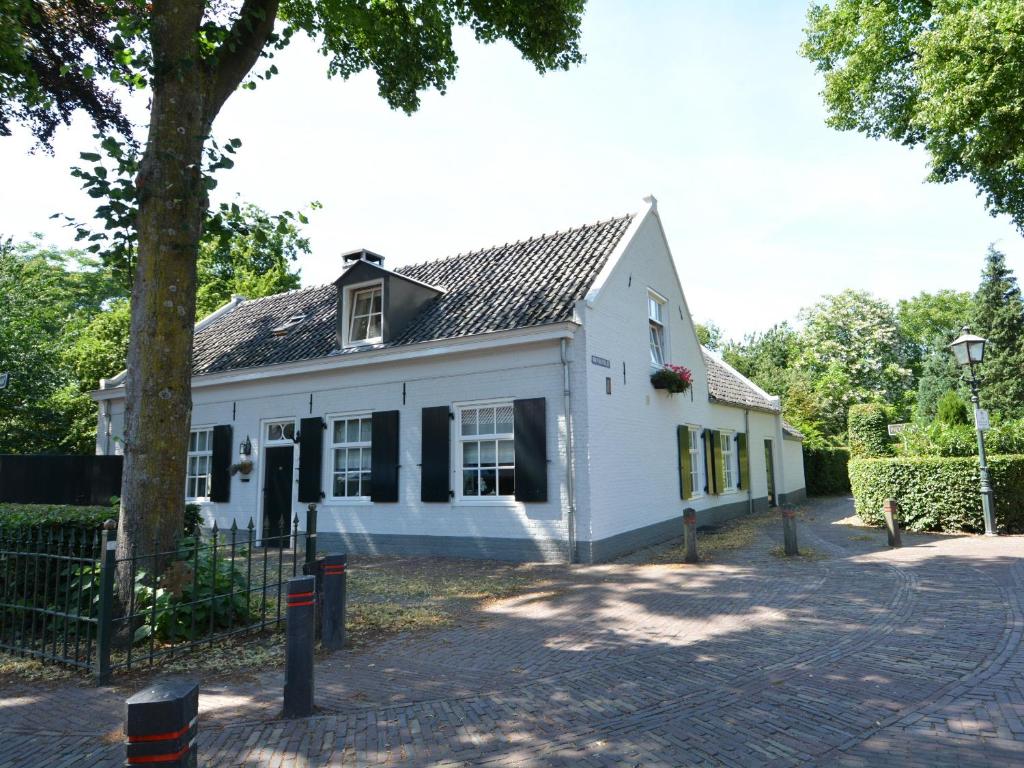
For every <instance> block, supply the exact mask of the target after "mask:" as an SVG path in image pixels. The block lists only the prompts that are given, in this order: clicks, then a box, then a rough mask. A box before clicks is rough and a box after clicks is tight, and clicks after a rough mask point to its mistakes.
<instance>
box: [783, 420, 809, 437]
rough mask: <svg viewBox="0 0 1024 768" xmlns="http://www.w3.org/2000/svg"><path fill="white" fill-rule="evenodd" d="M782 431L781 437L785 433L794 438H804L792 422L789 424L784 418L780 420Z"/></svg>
mask: <svg viewBox="0 0 1024 768" xmlns="http://www.w3.org/2000/svg"><path fill="white" fill-rule="evenodd" d="M782 432H783V437H785V436H786V435H789V436H790V437H792V438H793V439H794V440H803V439H804V433H803V432H801V431H800V430H799V429H797V428H796V427H794V426H793V425H792V424H790V423H789V422H788V421H786V420H785V419H783V420H782Z"/></svg>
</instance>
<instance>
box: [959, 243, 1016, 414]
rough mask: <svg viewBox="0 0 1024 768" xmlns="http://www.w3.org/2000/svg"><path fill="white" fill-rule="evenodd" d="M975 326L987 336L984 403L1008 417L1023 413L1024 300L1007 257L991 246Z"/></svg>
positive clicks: (982, 277)
mask: <svg viewBox="0 0 1024 768" xmlns="http://www.w3.org/2000/svg"><path fill="white" fill-rule="evenodd" d="M972 330H973V331H974V332H975V333H977V334H979V335H980V336H984V337H985V338H987V339H988V344H987V345H986V347H985V360H984V363H983V365H982V374H983V377H984V385H983V387H982V389H981V401H982V404H983V405H984V406H985V407H987V408H991V409H992V410H994V411H997V412H999V413H1000V414H1002V415H1004V416H1007V417H1011V418H1012V417H1017V416H1024V301H1022V299H1021V292H1020V287H1019V286H1018V285H1017V278H1016V277H1015V276H1014V274H1013V272H1012V271H1011V270H1010V268H1009V267H1008V266H1007V265H1006V257H1005V256H1004V255H1003V254H1002V253H1000V252H999V251H997V250H996V249H995V248H992V247H990V248H989V251H988V255H987V256H986V257H985V269H984V270H983V271H982V274H981V285H980V286H979V287H978V293H977V295H976V296H975V301H974V326H973V329H972Z"/></svg>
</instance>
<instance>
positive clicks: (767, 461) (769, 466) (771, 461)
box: [764, 440, 776, 507]
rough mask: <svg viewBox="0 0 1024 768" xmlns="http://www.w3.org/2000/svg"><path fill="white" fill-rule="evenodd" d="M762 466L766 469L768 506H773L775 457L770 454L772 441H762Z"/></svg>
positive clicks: (774, 502)
mask: <svg viewBox="0 0 1024 768" xmlns="http://www.w3.org/2000/svg"><path fill="white" fill-rule="evenodd" d="M764 466H765V469H766V470H767V471H768V506H769V507H774V506H775V504H776V501H775V457H774V456H773V455H772V441H771V440H765V441H764Z"/></svg>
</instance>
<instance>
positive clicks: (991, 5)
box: [801, 0, 1024, 231]
mask: <svg viewBox="0 0 1024 768" xmlns="http://www.w3.org/2000/svg"><path fill="white" fill-rule="evenodd" d="M807 18H808V21H807V29H806V30H805V32H806V39H805V40H804V43H803V46H802V49H801V50H802V53H803V55H804V56H805V57H806V58H808V59H809V60H810V61H812V62H813V63H814V64H815V65H816V67H817V69H818V71H819V72H822V73H823V74H824V78H825V87H824V90H823V91H822V98H823V99H824V102H825V106H826V108H827V109H828V112H829V116H828V124H829V125H830V126H832V127H833V128H837V129H839V130H847V131H848V130H857V131H860V132H862V133H864V134H866V135H867V136H870V137H872V138H887V139H891V140H893V141H898V142H900V143H901V144H904V145H907V146H921V147H923V148H924V149H925V150H926V151H927V152H928V155H929V158H930V163H931V172H930V174H929V180H930V181H933V182H942V183H948V182H952V181H956V180H958V179H969V180H970V181H971V182H973V183H974V185H975V186H976V187H977V189H978V192H979V194H980V195H983V196H984V198H985V204H986V206H987V208H988V209H989V211H990V212H991V213H993V214H998V213H1006V214H1009V215H1010V216H1011V217H1012V218H1013V221H1014V223H1015V224H1016V225H1017V227H1018V228H1019V229H1021V230H1022V231H1024V3H1021V2H1019V0H985V2H965V1H964V0H951V1H949V2H935V1H934V0H901V1H900V2H871V1H869V0H834V1H833V2H831V3H826V4H817V3H816V4H813V5H812V6H811V8H810V10H809V12H808V17H807Z"/></svg>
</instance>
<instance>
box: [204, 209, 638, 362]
mask: <svg viewBox="0 0 1024 768" xmlns="http://www.w3.org/2000/svg"><path fill="white" fill-rule="evenodd" d="M632 218H633V217H632V216H622V217H620V218H616V219H609V220H608V221H602V222H598V223H596V224H591V225H588V226H585V227H579V228H577V229H571V230H568V231H566V232H558V233H555V234H553V235H542V236H541V237H535V238H531V239H529V240H525V241H521V242H517V243H507V244H505V245H502V246H497V247H494V248H487V249H485V250H480V251H473V252H471V253H466V254H462V255H459V256H452V257H449V258H447V259H441V260H439V261H431V262H425V263H422V264H416V265H413V266H408V267H400V268H399V269H396V270H395V272H396V273H398V274H400V275H405V276H407V277H410V278H413V279H415V280H419V281H421V282H424V283H428V284H430V285H434V286H437V287H439V288H443V289H444V290H445V293H444V294H443V295H442V296H439V297H438V298H436V299H434V300H433V301H431V302H430V303H429V304H427V306H426V307H424V309H423V310H422V311H421V312H420V314H419V315H418V316H417V317H416V318H414V319H413V320H412V322H410V323H409V325H408V326H406V327H405V328H404V329H403V330H402V331H401V334H400V335H399V336H398V337H397V338H394V339H392V340H390V341H389V342H388V343H387V344H385V345H384V346H388V347H392V346H400V345H403V344H413V343H416V342H422V341H432V340H435V339H450V338H457V337H461V336H471V335H474V334H479V333H488V332H492V331H507V330H514V329H517V328H527V327H531V326H537V325H545V324H548V323H557V322H564V321H568V320H571V319H572V314H573V306H574V304H575V303H576V302H577V301H579V300H580V299H582V298H583V297H584V296H585V295H586V292H587V290H588V289H589V288H590V285H591V284H592V283H593V282H594V279H595V278H596V277H597V275H598V273H599V272H600V271H601V268H602V267H603V266H604V265H605V263H606V262H607V260H608V257H609V256H610V255H611V252H612V251H613V250H614V248H615V246H616V245H617V244H618V242H619V240H620V239H621V238H622V235H623V234H624V233H625V231H626V228H627V227H628V226H629V224H630V222H631V221H632ZM336 297H337V289H336V288H335V286H334V285H325V286H318V287H315V288H304V289H302V290H298V291H292V292H290V293H282V294H278V295H276V296H268V297H267V298H264V299H255V300H253V301H245V302H242V303H241V304H239V305H238V306H237V307H236V308H235V309H234V310H232V311H230V312H227V313H226V314H224V315H223V316H221V317H219V318H216V319H215V320H214V321H213V322H211V323H209V324H208V325H206V326H205V327H202V328H201V329H199V330H198V331H197V332H196V336H195V342H194V352H193V373H194V374H195V375H201V374H206V373H217V372H221V371H230V370H236V369H240V368H253V367H257V366H261V365H274V364H278V363H288V362H295V361H298V360H311V359H314V358H319V357H327V356H328V355H334V354H353V353H350V352H339V351H338V350H337V343H336V338H335V313H336V301H337V298H336ZM299 314H303V315H306V318H305V319H304V320H303V322H301V323H300V324H298V325H297V326H296V327H295V328H294V329H292V330H291V331H289V332H288V333H287V334H285V335H283V336H275V335H274V334H273V333H272V332H271V331H272V329H273V328H275V327H277V326H279V325H281V324H282V323H283V322H284V321H285V320H287V319H288V318H289V317H291V316H293V315H299Z"/></svg>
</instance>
